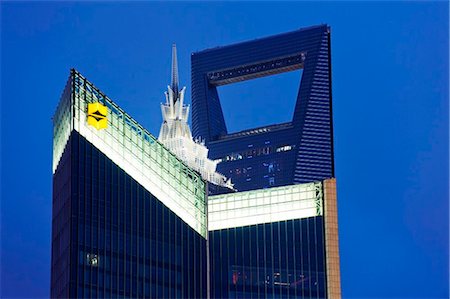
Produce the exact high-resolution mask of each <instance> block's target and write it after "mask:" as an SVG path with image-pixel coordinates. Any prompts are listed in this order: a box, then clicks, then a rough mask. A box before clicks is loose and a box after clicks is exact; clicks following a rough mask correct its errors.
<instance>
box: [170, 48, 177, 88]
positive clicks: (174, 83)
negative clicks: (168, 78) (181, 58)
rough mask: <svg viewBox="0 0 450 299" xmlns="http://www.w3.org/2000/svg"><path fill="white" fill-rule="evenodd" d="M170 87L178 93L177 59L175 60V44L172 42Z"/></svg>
mask: <svg viewBox="0 0 450 299" xmlns="http://www.w3.org/2000/svg"><path fill="white" fill-rule="evenodd" d="M170 87H171V88H172V91H173V92H174V93H175V94H178V61H177V45H176V44H172V82H171V83H170Z"/></svg>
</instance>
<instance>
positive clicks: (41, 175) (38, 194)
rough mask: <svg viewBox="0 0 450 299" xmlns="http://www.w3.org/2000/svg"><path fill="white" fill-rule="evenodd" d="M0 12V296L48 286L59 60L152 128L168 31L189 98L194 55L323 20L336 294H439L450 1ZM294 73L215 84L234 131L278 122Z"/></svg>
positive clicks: (287, 112)
mask: <svg viewBox="0 0 450 299" xmlns="http://www.w3.org/2000/svg"><path fill="white" fill-rule="evenodd" d="M0 9H1V26H0V28H1V86H0V89H1V110H0V111H1V260H0V265H1V293H0V296H1V297H4V298H10V297H27V298H41V297H48V296H49V288H50V285H49V278H50V242H51V237H50V234H51V215H52V214H51V207H52V204H51V194H52V190H51V188H52V172H51V159H52V123H51V117H52V115H53V113H54V111H55V108H56V105H57V103H58V101H59V97H60V95H61V92H62V89H63V87H64V85H65V82H66V80H67V77H68V75H69V69H70V68H72V67H74V68H76V69H78V70H79V71H80V72H81V73H82V74H83V75H84V76H86V77H87V78H88V79H89V80H90V81H91V82H93V83H94V84H95V85H96V86H97V87H98V88H100V89H101V90H102V91H103V92H104V93H106V94H107V95H108V96H109V97H110V98H111V99H113V100H114V101H115V102H116V103H118V104H119V105H120V106H121V107H122V108H124V109H125V110H126V111H127V112H128V113H129V114H131V115H132V116H133V117H134V118H135V119H136V120H138V121H139V122H140V123H142V124H143V125H144V126H145V127H146V128H148V129H149V130H150V132H153V133H154V134H156V135H157V134H158V132H159V126H160V124H161V115H160V108H159V103H160V102H162V101H163V100H164V95H163V92H164V90H165V88H166V86H167V84H169V82H170V59H171V55H170V50H171V44H172V43H173V42H175V43H177V47H178V59H179V67H180V80H181V84H183V85H186V86H187V98H188V99H189V100H188V102H190V89H191V88H190V53H192V52H194V51H199V50H203V49H205V48H212V47H216V46H221V45H227V44H230V43H235V42H240V41H245V40H249V39H254V38H260V37H264V36H268V35H272V34H277V33H282V32H286V31H291V30H295V29H298V28H301V27H307V26H311V25H316V24H321V23H327V24H329V25H330V26H331V28H332V36H331V39H332V43H331V45H332V73H333V78H332V79H333V101H334V102H333V105H334V106H333V113H334V135H335V158H336V177H337V183H338V206H339V233H340V250H341V275H342V277H341V278H342V292H343V297H344V298H448V295H449V293H448V292H449V290H448V283H449V276H448V270H449V268H448V262H449V258H448V251H449V237H448V233H449V230H448V227H449V226H448V220H449V217H448V216H449V213H448V210H449V205H448V196H449V173H448V170H449V168H448V162H449V138H448V137H449V130H448V116H449V105H448V104H449V103H448V97H449V87H448V86H449V75H448V70H449V46H448V41H449V21H448V17H449V4H448V2H408V3H406V2H368V3H363V2H317V3H316V2H284V3H274V2H262V3H250V2H228V3H222V2H214V3H185V2H171V3H162V2H154V3H142V2H134V3H132V4H129V3H125V2H120V3H102V2H90V3H77V4H74V3H70V2H54V3H52V2H49V3H32V2H23V3H13V2H1V4H0ZM300 75H301V73H300V72H293V73H288V74H284V75H279V76H273V77H268V78H264V79H258V80H254V81H248V82H244V83H242V84H235V85H232V86H225V87H222V88H220V89H219V93H220V96H221V99H222V101H223V102H224V112H225V117H226V121H227V124H228V127H229V129H230V131H237V130H240V129H245V128H250V127H255V126H260V125H266V124H271V123H275V122H281V121H288V120H289V119H290V118H291V116H292V111H293V106H292V105H293V103H294V100H295V99H294V97H295V94H296V91H297V88H298V78H299V76H300ZM252 107H257V108H258V109H249V108H252Z"/></svg>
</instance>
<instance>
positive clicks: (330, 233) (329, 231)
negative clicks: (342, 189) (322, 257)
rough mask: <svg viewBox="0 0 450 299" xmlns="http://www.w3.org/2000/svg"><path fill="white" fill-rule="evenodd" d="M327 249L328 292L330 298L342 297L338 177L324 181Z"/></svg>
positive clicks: (338, 298) (337, 298)
mask: <svg viewBox="0 0 450 299" xmlns="http://www.w3.org/2000/svg"><path fill="white" fill-rule="evenodd" d="M323 189H324V203H323V204H324V218H325V250H326V265H327V285H328V287H327V294H328V296H327V297H328V298H330V299H340V298H341V271H340V265H339V264H340V262H339V237H338V219H337V198H336V179H335V178H332V179H328V180H325V181H324V184H323Z"/></svg>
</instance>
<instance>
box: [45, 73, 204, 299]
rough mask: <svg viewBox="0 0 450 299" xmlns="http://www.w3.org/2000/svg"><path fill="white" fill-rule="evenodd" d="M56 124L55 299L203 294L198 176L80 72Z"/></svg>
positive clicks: (69, 84)
mask: <svg viewBox="0 0 450 299" xmlns="http://www.w3.org/2000/svg"><path fill="white" fill-rule="evenodd" d="M53 124H54V127H53V132H54V134H53V221H52V258H51V265H52V266H51V297H52V298H68V297H70V298H75V297H77V298H89V297H92V298H116V297H134V298H137V297H146V298H149V297H152V298H162V297H166V298H172V297H181V298H187V297H189V298H204V297H206V294H207V285H206V282H207V276H206V269H207V267H206V264H207V258H206V256H207V252H206V238H207V223H206V189H207V187H206V183H205V181H204V180H202V178H201V176H200V175H199V174H198V173H196V172H195V171H192V170H191V169H190V168H189V167H187V166H186V165H185V164H184V163H183V162H182V161H180V160H179V159H178V158H177V157H176V156H174V155H173V154H172V153H171V152H170V151H169V150H167V149H166V148H165V147H164V146H163V145H162V144H160V143H159V142H158V141H157V140H156V138H155V137H153V136H152V135H151V134H150V133H149V132H148V131H147V130H145V129H144V128H143V127H142V126H141V125H139V124H138V123H137V122H136V121H135V120H134V119H133V118H132V117H131V116H130V115H128V114H127V113H125V112H124V111H123V110H122V109H121V108H120V107H119V106H117V105H116V104H115V103H114V102H113V101H111V100H110V99H109V98H108V97H107V96H106V95H105V94H103V93H102V92H101V91H100V90H98V89H97V88H96V87H95V86H94V85H93V84H92V83H90V82H89V81H88V80H87V79H86V78H84V77H83V76H82V75H81V74H79V73H78V72H77V71H75V70H72V71H71V73H70V77H69V80H68V82H67V85H66V88H65V89H64V92H63V94H62V97H61V101H60V103H59V105H58V108H57V110H56V113H55V115H54V117H53Z"/></svg>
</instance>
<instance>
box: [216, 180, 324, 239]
mask: <svg viewBox="0 0 450 299" xmlns="http://www.w3.org/2000/svg"><path fill="white" fill-rule="evenodd" d="M322 200H323V192H322V183H321V182H317V183H307V184H299V185H291V186H283V187H276V188H269V189H258V190H252V191H245V192H236V193H228V194H222V195H216V196H210V197H209V199H208V218H209V219H208V230H210V231H212V230H219V229H225V228H231V227H239V226H247V225H255V224H261V223H270V222H277V221H285V220H291V219H301V218H307V217H314V216H319V215H322Z"/></svg>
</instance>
